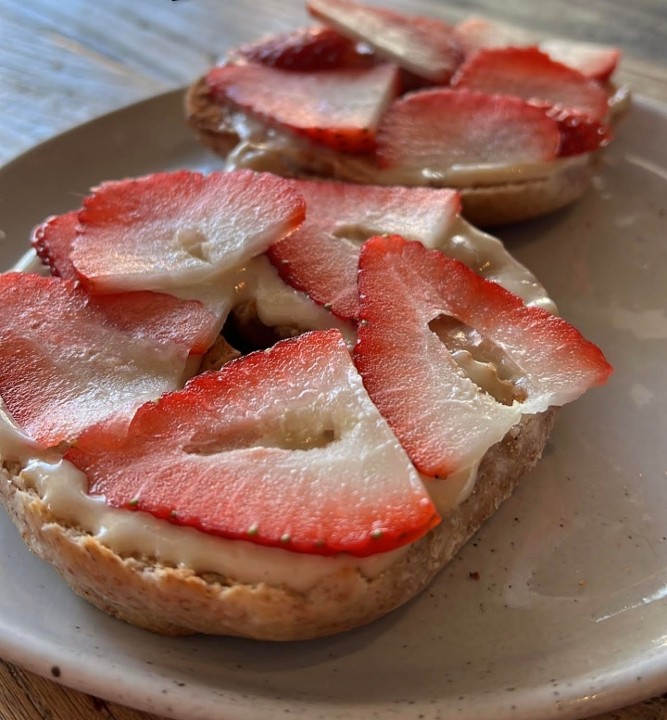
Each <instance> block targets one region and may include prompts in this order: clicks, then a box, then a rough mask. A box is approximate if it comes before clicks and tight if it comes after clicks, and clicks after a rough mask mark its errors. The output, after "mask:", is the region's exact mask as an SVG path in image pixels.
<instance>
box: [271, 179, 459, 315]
mask: <svg viewBox="0 0 667 720" xmlns="http://www.w3.org/2000/svg"><path fill="white" fill-rule="evenodd" d="M294 187H295V188H296V189H297V190H298V191H299V192H300V193H301V194H302V195H303V196H304V198H305V199H306V206H307V208H308V213H307V216H306V221H305V222H304V223H303V225H301V227H300V228H299V229H298V230H296V232H294V233H293V234H292V235H291V236H290V237H289V238H287V239H286V240H283V241H281V242H279V243H276V244H275V245H272V246H271V247H270V248H269V250H268V252H267V254H268V256H269V259H270V260H271V262H272V263H273V264H274V265H275V267H276V268H277V270H278V272H279V273H280V276H281V277H282V278H283V280H284V281H285V282H287V283H288V284H289V285H291V286H292V287H294V288H296V289H297V290H302V291H303V292H306V293H308V295H309V296H310V297H311V298H312V299H313V300H315V302H318V303H320V304H321V305H325V306H327V307H329V308H330V309H331V312H333V313H334V314H335V315H337V316H338V317H341V318H344V319H351V320H354V319H356V318H357V315H358V310H359V300H358V293H357V265H358V262H359V247H360V245H361V243H362V242H363V241H364V240H366V239H367V238H369V237H371V236H373V235H379V234H384V233H389V234H391V233H398V232H400V233H402V234H403V235H404V236H406V237H407V238H409V239H412V240H419V241H421V242H422V243H424V245H426V246H427V247H438V246H439V245H440V244H441V243H442V242H443V240H444V239H445V238H447V236H448V233H449V231H450V229H451V226H452V223H453V222H454V220H455V218H456V216H457V213H458V212H459V210H460V198H459V196H458V193H456V192H455V191H453V190H446V189H435V188H403V187H378V186H372V185H363V186H358V185H352V184H347V183H338V182H326V181H317V180H295V181H294Z"/></svg>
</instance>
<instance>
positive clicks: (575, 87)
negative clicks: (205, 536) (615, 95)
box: [452, 47, 609, 122]
mask: <svg viewBox="0 0 667 720" xmlns="http://www.w3.org/2000/svg"><path fill="white" fill-rule="evenodd" d="M452 86H453V87H456V88H467V89H468V90H475V91H478V92H484V93H488V94H493V95H511V96H513V97H519V98H522V99H523V100H526V101H527V102H530V103H531V104H533V105H537V106H540V107H556V108H558V109H559V110H568V111H570V112H575V113H583V114H585V115H588V117H590V118H591V119H592V120H597V121H598V122H602V121H604V119H605V117H606V116H607V112H608V110H609V104H608V97H607V93H606V92H605V91H604V90H603V88H602V87H601V86H600V85H599V84H598V83H596V82H595V81H593V80H590V79H589V78H586V77H584V76H583V75H582V74H581V73H580V72H578V71H576V70H573V69H572V68H569V67H567V66H566V65H563V64H561V63H558V62H555V61H554V60H552V59H551V58H550V57H549V56H548V55H547V54H546V53H543V52H542V51H541V50H538V49H537V48H535V47H528V48H513V47H510V48H499V49H487V50H480V51H479V52H478V53H476V54H474V55H473V56H472V57H470V58H468V60H466V61H465V62H464V63H463V65H461V67H460V68H459V69H458V71H457V73H456V75H455V76H454V78H453V79H452Z"/></svg>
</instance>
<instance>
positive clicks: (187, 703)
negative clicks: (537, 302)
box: [0, 93, 667, 720]
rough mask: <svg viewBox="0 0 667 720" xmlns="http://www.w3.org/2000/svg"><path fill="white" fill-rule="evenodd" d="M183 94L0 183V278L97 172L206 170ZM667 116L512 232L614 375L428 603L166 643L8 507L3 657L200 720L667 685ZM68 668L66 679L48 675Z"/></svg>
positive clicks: (659, 111)
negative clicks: (560, 201) (81, 576)
mask: <svg viewBox="0 0 667 720" xmlns="http://www.w3.org/2000/svg"><path fill="white" fill-rule="evenodd" d="M180 106H181V97H180V93H172V94H169V95H165V96H162V97H158V98H155V99H152V100H149V101H147V102H145V103H142V104H140V105H136V106H133V107H130V108H127V109H125V110H121V111H119V112H117V113H114V114H112V115H110V116H107V117H104V118H102V119H99V120H96V121H94V122H93V123H91V124H88V125H85V126H83V127H81V128H78V129H76V130H74V131H72V132H69V133H67V134H65V135H62V136H60V137H58V138H56V139H54V140H52V141H50V142H48V143H46V144H44V145H41V146H39V147H37V148H35V149H34V150H32V151H30V152H28V153H27V154H26V155H23V156H22V157H20V158H18V159H17V160H15V161H14V162H13V163H11V164H10V165H8V166H6V167H5V168H4V169H3V170H2V171H1V172H0V223H1V225H0V227H1V229H2V231H3V233H4V235H3V237H2V240H0V261H1V266H2V267H5V268H7V267H9V266H10V265H11V264H12V263H13V262H15V261H16V260H17V259H18V258H19V257H20V256H21V255H22V254H23V253H24V251H25V249H26V242H27V237H28V233H29V229H30V228H31V227H32V226H33V225H34V224H35V223H37V222H39V221H40V220H42V219H43V218H44V217H45V216H46V215H48V214H51V213H57V212H62V211H65V210H69V209H72V208H75V207H77V206H78V205H79V200H80V198H81V196H82V195H83V194H84V193H85V192H86V190H87V188H88V187H89V186H91V185H93V184H95V183H97V182H99V181H101V180H104V179H110V178H119V177H122V176H128V175H137V174H141V173H147V172H151V171H155V170H163V169H168V168H176V167H183V166H186V167H191V168H204V169H211V168H214V167H216V166H217V165H218V162H217V161H216V159H215V158H213V157H212V156H211V155H209V154H207V153H206V152H205V151H204V150H202V149H200V148H199V147H198V146H197V144H195V142H194V141H193V139H192V138H191V136H190V134H189V132H188V130H187V129H186V128H185V127H184V125H183V124H182V122H181V119H180V117H181V116H180V112H181V111H180ZM665 203H667V108H665V107H663V106H660V105H656V104H651V103H649V102H646V101H641V100H639V101H637V102H636V104H635V107H634V109H633V111H632V113H631V115H630V116H629V117H628V118H627V120H626V121H624V123H623V124H622V125H621V127H620V129H619V132H618V138H617V141H616V142H615V143H614V145H613V146H612V148H611V149H610V151H609V152H608V153H607V154H606V155H605V156H604V159H603V160H602V163H601V165H600V168H599V173H598V177H597V179H596V182H595V186H594V187H593V188H592V189H591V191H590V192H589V193H588V194H587V195H586V197H585V198H584V199H583V200H582V201H581V202H579V203H578V204H577V205H576V206H574V207H572V208H571V209H568V210H566V211H563V212H560V213H558V214H557V215H554V216H553V217H550V218H548V219H545V220H541V221H536V222H531V223H527V224H525V225H523V226H522V227H519V228H511V229H506V230H504V231H503V232H502V236H503V238H504V239H505V240H506V241H507V243H508V245H509V246H510V249H511V250H512V251H513V252H514V253H515V254H516V255H517V256H518V257H519V259H520V260H522V261H523V262H524V263H526V264H527V265H528V266H529V267H530V268H531V269H532V270H533V271H534V272H535V273H536V274H537V275H538V276H539V277H540V278H541V279H542V281H543V282H544V283H545V285H546V286H547V287H548V289H549V290H550V291H551V294H552V296H553V297H554V298H555V300H556V301H557V303H558V305H559V307H560V310H561V312H562V314H564V315H565V316H566V317H567V318H568V319H569V320H570V321H572V322H573V323H574V324H575V325H577V326H578V327H579V328H580V329H581V330H582V331H583V332H584V334H586V335H587V336H588V337H590V338H591V339H592V340H594V341H595V342H597V343H598V344H599V345H600V346H601V347H602V348H603V349H604V350H605V352H606V354H607V356H608V358H609V360H610V361H611V363H612V364H613V365H614V367H615V370H616V372H615V375H614V376H613V379H612V380H611V382H610V384H609V385H608V386H607V387H605V388H600V389H596V390H593V391H591V392H590V393H588V394H587V395H586V396H585V397H584V398H583V399H581V400H580V401H578V402H576V403H574V404H573V405H571V406H569V407H567V408H566V409H565V410H564V411H563V412H562V413H561V416H560V418H559V421H558V423H557V427H556V430H555V432H554V434H553V437H552V440H551V441H550V443H549V446H548V448H547V451H546V454H545V457H544V459H543V461H542V463H541V464H540V465H539V466H538V468H537V469H536V470H535V471H534V472H533V473H532V475H531V476H530V477H529V478H528V479H527V480H526V482H525V483H524V484H523V485H522V487H521V489H520V491H519V492H518V493H517V494H516V495H515V496H514V497H513V498H512V499H511V500H510V501H509V502H507V503H506V504H505V505H504V506H503V507H502V508H501V510H500V511H499V512H498V513H497V515H496V516H495V517H494V518H493V519H492V520H491V522H489V523H488V524H487V525H486V526H485V527H484V528H483V529H482V531H481V533H480V534H479V535H478V536H477V537H476V539H475V540H474V541H472V542H471V543H469V545H468V546H467V547H466V548H465V549H464V551H463V552H462V553H461V555H460V556H459V557H458V558H457V559H456V560H455V561H454V562H453V563H452V564H451V565H450V566H449V567H448V568H447V569H446V570H445V571H444V572H443V573H442V574H441V575H440V576H439V578H438V579H437V580H436V581H435V582H434V583H433V585H432V586H431V588H430V589H429V590H428V591H427V592H425V593H423V595H421V596H420V597H419V598H418V599H417V600H415V601H414V602H412V603H410V604H409V605H407V606H406V607H404V608H402V609H401V610H399V611H397V612H395V613H393V614H392V615H390V616H389V617H386V618H384V619H383V620H381V621H379V622H376V623H375V624H373V625H372V626H370V627H368V628H365V629H362V630H359V631H355V632H351V633H347V634H345V635H341V636H339V637H334V638H331V639H327V640H319V641H311V642H301V643H286V644H273V645H272V644H264V643H256V642H248V641H242V640H235V639H227V638H206V637H203V638H186V639H169V638H162V637H157V636H154V635H151V634H148V633H145V632H142V631H139V630H136V629H134V628H132V627H129V626H126V625H124V624H123V623H120V622H117V621H115V620H112V619H111V618H108V617H106V616H105V615H103V614H101V613H99V612H98V611H97V610H95V609H94V608H92V607H90V606H88V605H87V604H86V603H85V602H83V601H81V600H79V599H78V598H77V597H75V596H74V595H73V594H72V593H71V592H70V591H69V590H68V588H67V587H66V586H65V585H64V583H63V582H61V581H60V579H59V578H58V577H57V576H56V574H55V573H54V572H52V571H51V569H50V568H49V567H47V566H46V565H44V564H42V563H41V562H40V561H39V560H38V559H36V558H34V557H32V556H31V555H30V554H29V553H28V551H27V550H26V549H25V547H24V546H23V544H22V542H21V540H20V538H19V536H18V533H17V532H16V531H15V529H14V527H13V526H12V525H11V523H10V522H9V520H8V519H7V518H6V517H5V516H4V515H1V516H0V543H1V544H2V548H3V552H2V555H1V557H0V584H1V585H2V593H0V654H1V655H2V656H3V657H5V658H7V659H9V660H12V661H15V662H18V663H21V664H23V665H25V666H26V667H28V668H30V669H31V670H34V671H36V672H38V673H41V674H43V675H46V676H51V677H54V676H56V675H57V676H58V680H59V681H60V682H63V683H65V684H67V685H71V686H73V687H76V688H79V689H82V690H85V691H87V692H90V693H93V694H95V695H98V696H101V697H104V698H108V699H111V700H115V701H118V702H121V703H125V704H128V705H132V706H136V707H139V708H142V709H145V710H150V711H153V712H157V713H161V714H164V715H168V716H171V717H175V718H183V719H186V718H187V720H204V719H208V720H213V719H214V718H215V719H216V720H217V719H218V718H221V717H225V718H227V719H228V720H244V719H246V718H253V719H255V718H260V717H261V718H263V719H265V720H272V719H275V718H285V717H286V716H287V715H286V713H289V717H302V718H309V719H315V718H322V719H323V720H324V719H325V718H326V719H327V720H333V719H334V718H345V719H346V720H361V719H363V720H368V718H372V717H382V718H386V717H399V718H405V717H411V718H425V719H426V718H438V717H447V718H451V717H462V718H466V720H474V718H488V717H493V718H495V719H496V720H502V719H503V718H513V719H514V720H516V719H517V718H519V719H520V718H523V719H524V720H527V719H528V718H536V719H537V718H539V720H546V719H547V718H561V719H563V718H574V717H581V716H585V715H591V714H594V713H596V712H600V711H602V710H605V709H609V708H612V707H615V706H620V705H624V704H628V703H630V702H632V701H635V700H639V699H641V698H642V697H647V696H650V695H652V694H655V693H657V692H659V691H662V690H665V689H667V602H664V598H665V596H667V540H666V537H667V477H666V475H667V442H665V437H664V432H665V430H664V429H665V428H666V427H667V383H665V381H664V378H665V370H664V368H665V365H666V362H667V312H666V310H667V287H666V285H665V281H666V278H667V242H666V240H665V227H666V226H667V219H666V218H665V212H666V210H667V208H666V206H665ZM56 668H57V670H56Z"/></svg>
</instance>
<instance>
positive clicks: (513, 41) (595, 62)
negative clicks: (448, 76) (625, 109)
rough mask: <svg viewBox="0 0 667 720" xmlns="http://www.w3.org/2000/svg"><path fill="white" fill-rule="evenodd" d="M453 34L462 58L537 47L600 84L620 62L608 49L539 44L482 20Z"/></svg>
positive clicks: (525, 33) (578, 44)
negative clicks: (489, 51) (488, 50)
mask: <svg viewBox="0 0 667 720" xmlns="http://www.w3.org/2000/svg"><path fill="white" fill-rule="evenodd" d="M455 30H456V32H457V33H458V35H459V38H460V41H461V44H462V45H463V49H464V52H465V54H466V56H469V55H472V54H473V53H475V52H477V51H478V50H482V49H486V48H499V47H530V46H537V47H539V49H540V50H542V52H545V53H546V54H547V55H548V56H549V57H550V58H551V59H552V60H555V61H556V62H560V63H562V64H563V65H567V66H568V67H570V68H572V69H573V70H578V71H579V72H580V73H582V75H585V76H586V77H589V78H591V79H593V80H598V81H600V82H605V81H606V80H608V79H609V78H610V77H611V75H612V74H613V73H614V70H616V67H617V66H618V62H619V60H620V58H621V53H620V52H619V51H618V50H617V49H616V48H614V47H610V46H608V45H598V44H596V43H585V42H577V41H575V40H562V39H560V38H549V39H547V40H541V41H540V40H539V39H538V38H536V37H535V36H534V35H533V34H532V33H530V32H528V31H526V30H523V29H521V28H517V27H514V26H512V25H506V24H504V23H499V22H495V21H491V20H487V19H486V18H480V17H471V18H468V19H467V20H464V21H463V22H461V23H459V24H458V25H456V26H455Z"/></svg>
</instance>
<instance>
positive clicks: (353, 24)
mask: <svg viewBox="0 0 667 720" xmlns="http://www.w3.org/2000/svg"><path fill="white" fill-rule="evenodd" d="M307 7H308V11H309V12H310V14H311V15H313V16H314V17H316V18H318V19H319V20H322V21H323V22H325V23H326V24H327V25H331V26H332V27H333V28H334V29H335V30H337V31H338V32H340V33H341V34H342V35H346V36H347V37H349V38H351V39H352V40H361V41H363V42H365V43H368V44H369V45H370V46H371V47H373V48H374V49H375V50H376V51H377V52H378V54H380V55H382V56H384V57H387V58H388V59H390V60H392V61H394V62H396V63H397V64H398V65H400V66H401V67H402V68H405V69H406V70H409V71H410V72H411V73H414V74H415V75H417V76H418V77H420V78H424V79H426V80H430V81H431V82H434V83H446V82H448V81H449V79H450V78H451V77H452V75H453V74H454V71H455V70H456V68H457V67H458V65H459V63H460V62H461V60H462V58H463V53H462V50H461V47H460V44H459V41H458V36H457V35H456V32H455V31H454V28H452V27H451V26H450V25H448V24H447V23H444V22H442V21H441V20H435V19H433V18H425V17H418V16H411V15H404V14H402V13H397V12H394V11H392V10H384V9H381V8H376V7H371V6H369V5H362V4H361V3H358V2H355V1H354V0H308V3H307Z"/></svg>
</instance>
